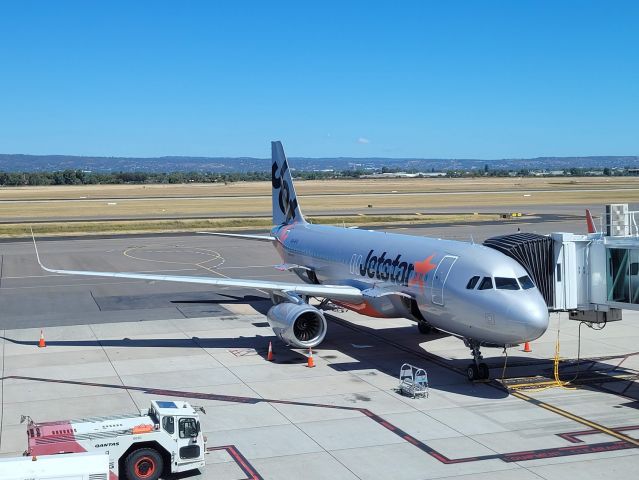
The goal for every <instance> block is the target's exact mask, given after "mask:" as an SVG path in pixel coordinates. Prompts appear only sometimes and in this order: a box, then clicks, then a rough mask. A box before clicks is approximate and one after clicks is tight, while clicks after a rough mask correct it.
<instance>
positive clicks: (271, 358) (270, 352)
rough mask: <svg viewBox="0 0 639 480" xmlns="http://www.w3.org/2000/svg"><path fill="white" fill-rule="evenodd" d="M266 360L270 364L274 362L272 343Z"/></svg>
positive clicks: (269, 343) (269, 345)
mask: <svg viewBox="0 0 639 480" xmlns="http://www.w3.org/2000/svg"><path fill="white" fill-rule="evenodd" d="M266 359H267V360H268V361H269V362H272V361H273V345H271V342H268V354H267V355H266Z"/></svg>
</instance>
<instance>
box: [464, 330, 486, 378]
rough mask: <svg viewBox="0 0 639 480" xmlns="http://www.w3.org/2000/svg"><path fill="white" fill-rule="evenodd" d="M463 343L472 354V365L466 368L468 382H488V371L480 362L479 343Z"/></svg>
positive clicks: (468, 341) (469, 341) (484, 364)
mask: <svg viewBox="0 0 639 480" xmlns="http://www.w3.org/2000/svg"><path fill="white" fill-rule="evenodd" d="M464 343H465V344H466V346H467V347H468V348H470V351H471V353H472V354H473V363H471V364H470V365H468V367H467V368H466V376H467V377H468V380H469V381H471V382H475V381H477V380H488V378H489V377H490V371H489V369H488V365H486V363H484V362H482V361H481V360H483V357H482V356H481V351H480V350H479V342H476V341H474V340H464Z"/></svg>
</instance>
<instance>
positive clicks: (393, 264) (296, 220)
mask: <svg viewBox="0 0 639 480" xmlns="http://www.w3.org/2000/svg"><path fill="white" fill-rule="evenodd" d="M271 147H272V162H273V163H272V184H273V192H272V197H273V198H272V201H273V224H274V227H273V229H272V230H271V232H270V233H271V234H270V235H268V236H261V235H241V234H226V233H218V234H214V235H223V236H231V237H240V238H247V239H252V240H261V241H266V242H270V243H272V244H273V246H274V247H275V249H276V250H277V252H278V253H279V255H280V256H281V257H282V260H283V261H284V264H283V265H281V266H279V268H280V269H286V270H291V271H293V272H294V273H295V274H297V276H299V277H300V279H302V280H303V281H304V282H305V283H304V284H296V283H285V282H269V281H260V280H245V279H229V278H211V277H197V276H174V275H153V274H143V273H120V272H92V271H76V270H60V269H54V268H48V267H45V266H43V265H42V263H41V262H40V257H39V256H38V263H40V266H41V267H42V268H43V269H44V270H46V271H48V272H52V273H58V274H69V275H89V276H100V277H118V278H133V279H140V280H151V281H168V282H186V283H199V284H207V285H213V286H228V287H243V288H254V289H259V290H262V291H266V292H269V293H270V295H271V298H272V300H273V303H274V305H273V307H271V309H270V310H269V312H268V314H267V318H268V321H269V323H270V325H271V327H272V328H273V331H274V332H275V334H276V335H277V336H278V337H279V338H280V339H281V340H283V341H284V342H286V343H287V344H288V345H292V346H294V347H297V348H309V347H315V346H316V345H319V344H320V343H321V342H322V340H324V337H325V335H326V329H327V324H326V319H325V317H324V314H323V312H322V310H321V309H319V308H316V307H315V306H313V305H310V304H309V303H308V299H309V298H310V297H318V298H322V299H325V300H326V301H331V302H333V303H335V304H338V305H340V306H342V307H345V308H348V309H351V310H353V311H355V312H358V313H361V314H363V315H368V316H372V317H385V318H390V317H405V318H408V319H411V320H414V321H416V322H417V323H418V325H419V330H420V332H422V333H428V332H429V331H430V330H432V329H439V330H442V331H444V332H447V333H450V334H452V335H454V336H457V337H459V338H461V339H463V341H464V342H465V344H466V345H467V346H468V347H469V348H470V349H471V351H472V355H473V359H474V361H473V363H471V364H470V365H469V366H468V368H467V375H468V378H469V379H470V380H475V379H485V378H488V376H489V371H488V366H487V365H486V364H485V363H484V362H483V361H482V356H481V353H480V347H481V346H497V347H508V346H513V345H517V344H520V343H523V342H527V341H531V340H535V339H536V338H538V337H540V336H541V335H542V334H543V333H544V332H545V331H546V329H547V327H548V309H547V306H546V303H545V302H544V299H543V297H542V295H541V293H540V292H539V290H538V289H537V287H536V286H535V285H534V283H533V282H532V281H531V279H530V277H529V276H528V275H527V273H526V270H525V269H524V268H523V267H522V266H521V265H520V264H519V263H517V262H516V261H515V260H513V259H511V258H510V257H507V256H506V255H504V254H502V253H500V252H498V251H496V250H493V249H491V248H488V247H485V246H483V245H476V244H474V243H465V242H458V241H451V240H441V239H433V238H426V237H417V236H411V235H398V234H391V233H384V232H373V231H368V230H359V229H348V228H340V227H331V226H325V225H312V224H310V223H307V222H306V221H305V220H304V217H303V216H302V212H301V210H300V207H299V205H298V203H297V197H296V195H295V188H294V186H293V180H292V178H291V173H290V171H289V167H288V162H287V160H286V157H285V155H284V150H283V148H282V144H281V143H280V142H272V144H271ZM34 244H35V240H34ZM36 253H37V247H36Z"/></svg>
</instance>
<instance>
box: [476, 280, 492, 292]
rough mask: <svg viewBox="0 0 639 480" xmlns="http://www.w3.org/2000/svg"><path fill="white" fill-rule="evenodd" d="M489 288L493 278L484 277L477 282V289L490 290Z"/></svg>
mask: <svg viewBox="0 0 639 480" xmlns="http://www.w3.org/2000/svg"><path fill="white" fill-rule="evenodd" d="M491 288H493V279H492V278H490V277H484V279H483V280H482V281H481V283H480V284H479V290H490V289H491Z"/></svg>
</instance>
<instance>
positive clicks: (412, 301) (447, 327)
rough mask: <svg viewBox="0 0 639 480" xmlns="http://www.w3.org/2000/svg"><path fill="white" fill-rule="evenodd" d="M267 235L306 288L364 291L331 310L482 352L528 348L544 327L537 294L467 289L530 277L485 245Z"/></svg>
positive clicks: (362, 234)
mask: <svg viewBox="0 0 639 480" xmlns="http://www.w3.org/2000/svg"><path fill="white" fill-rule="evenodd" d="M271 233H272V235H273V236H275V237H276V238H277V241H276V242H275V246H276V249H277V251H278V253H279V254H280V256H281V257H282V259H283V261H284V262H286V263H287V264H291V265H299V266H300V267H305V268H299V269H294V271H295V272H296V273H297V274H298V275H299V277H300V278H302V279H303V280H304V281H306V282H314V281H316V282H319V283H321V284H332V285H350V286H353V287H356V288H359V289H361V290H363V291H364V294H365V298H366V300H365V301H364V302H362V303H359V304H349V303H345V302H336V303H340V304H341V305H343V306H345V307H347V308H349V309H352V310H354V311H357V312H359V313H362V314H364V315H369V316H376V317H405V318H410V319H413V320H424V321H426V322H428V323H429V324H430V325H432V326H434V327H436V328H438V329H440V330H443V331H445V332H448V333H451V334H454V335H457V336H460V337H464V338H467V339H472V340H475V341H478V342H481V343H482V344H485V345H500V346H501V345H515V344H519V343H523V342H526V341H531V340H534V339H536V338H538V337H540V336H541V335H542V334H543V333H544V332H545V331H546V329H547V328H548V309H547V306H546V303H545V301H544V299H543V297H542V296H541V293H540V292H539V290H538V289H537V288H536V287H533V288H529V289H522V288H520V289H517V290H503V289H496V288H494V287H493V288H491V289H486V290H479V289H477V288H472V289H468V288H467V284H468V281H469V280H470V279H471V277H473V276H479V277H480V278H484V277H492V278H493V279H494V278H495V277H505V278H515V279H516V278H520V277H522V276H525V275H527V273H526V271H525V270H524V268H523V267H522V266H521V265H520V264H518V263H517V262H516V261H514V260H513V259H511V258H509V257H507V256H505V255H504V254H502V253H500V252H498V251H496V250H493V249H491V248H488V247H485V246H483V245H477V244H473V243H466V242H458V241H451V240H441V239H435V238H427V237H417V236H411V235H401V234H392V233H385V232H376V231H370V230H361V229H348V228H340V227H331V226H323V225H311V224H308V223H303V222H301V223H294V224H290V225H283V226H280V227H275V228H274V229H273V230H272V232H271ZM306 269H309V270H306ZM309 271H312V272H313V274H314V275H309ZM314 277H316V278H314ZM367 290H368V291H369V292H370V295H369V296H367V295H366V291H367ZM420 317H421V318H420Z"/></svg>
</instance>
